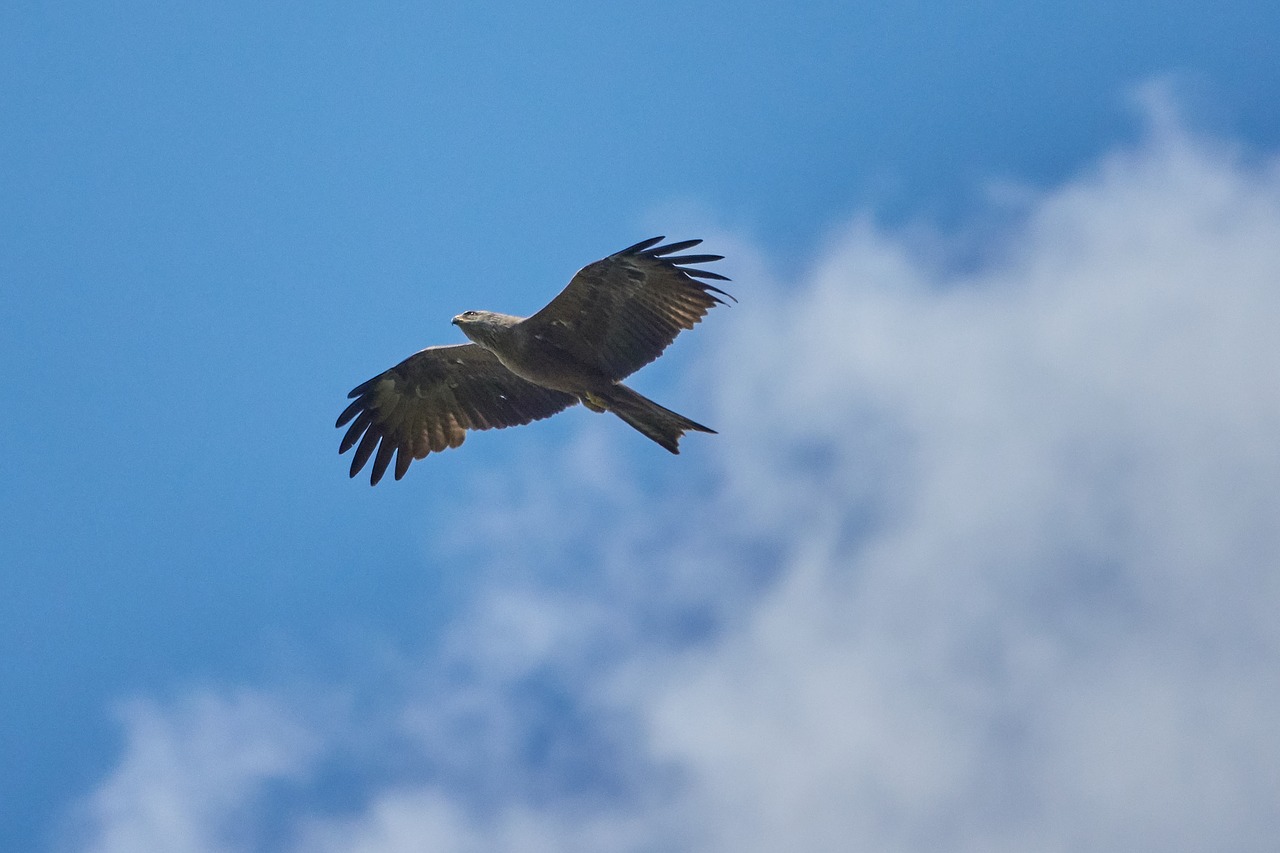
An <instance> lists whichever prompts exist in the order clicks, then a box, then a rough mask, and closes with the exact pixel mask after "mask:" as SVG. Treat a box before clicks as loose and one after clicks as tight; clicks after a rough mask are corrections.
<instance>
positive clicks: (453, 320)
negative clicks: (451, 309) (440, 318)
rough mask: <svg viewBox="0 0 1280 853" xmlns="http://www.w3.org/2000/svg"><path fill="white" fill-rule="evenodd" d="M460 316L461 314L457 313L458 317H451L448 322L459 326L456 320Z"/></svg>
mask: <svg viewBox="0 0 1280 853" xmlns="http://www.w3.org/2000/svg"><path fill="white" fill-rule="evenodd" d="M461 316H462V315H461V314H459V315H458V317H454V318H453V319H452V320H450V321H449V322H451V323H453V325H455V326H461V325H462V324H461V323H459V322H458V318H459V317H461Z"/></svg>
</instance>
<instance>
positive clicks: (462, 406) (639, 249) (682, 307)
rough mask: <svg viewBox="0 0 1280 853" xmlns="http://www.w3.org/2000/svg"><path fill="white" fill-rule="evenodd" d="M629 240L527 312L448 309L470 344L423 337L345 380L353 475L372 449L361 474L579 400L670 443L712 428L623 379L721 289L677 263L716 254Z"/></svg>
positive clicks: (399, 471)
mask: <svg viewBox="0 0 1280 853" xmlns="http://www.w3.org/2000/svg"><path fill="white" fill-rule="evenodd" d="M662 239H663V238H662V237H657V238H654V239H652V240H646V241H644V242H643V243H637V244H636V245H635V246H631V247H630V248H627V249H623V250H622V251H621V252H617V253H615V254H613V255H610V256H609V257H607V258H604V259H603V260H599V261H596V262H595V263H593V264H589V265H587V266H586V267H584V268H583V269H581V270H579V271H578V273H577V275H575V276H574V277H573V280H572V281H570V282H569V285H568V286H567V287H566V288H565V289H564V290H563V291H562V292H561V293H560V295H559V296H557V297H556V298H555V299H553V300H552V301H551V302H550V303H549V304H548V305H547V306H546V307H545V308H543V309H542V310H541V311H539V312H538V313H536V314H534V315H533V316H531V317H515V316H512V315H510V314H498V313H495V312H492V311H467V312H464V313H462V314H459V315H458V316H456V317H454V318H453V323H454V325H456V326H458V327H459V328H461V329H462V332H463V333H464V334H465V335H466V336H467V337H468V338H470V339H471V341H472V343H470V344H461V345H455V346H442V347H428V348H427V349H425V350H422V351H421V352H418V353H415V354H414V355H412V356H410V357H409V358H407V359H405V360H404V361H402V362H401V363H400V364H398V365H396V366H395V367H393V368H391V369H390V370H388V371H386V372H384V373H382V374H380V375H378V376H375V377H374V378H373V379H370V380H369V381H368V382H365V383H363V384H361V385H359V386H357V387H356V388H355V389H353V390H352V392H351V394H350V395H349V396H351V397H354V398H356V399H355V401H354V402H353V403H352V404H351V405H350V406H348V407H347V409H346V410H345V411H344V412H343V413H342V415H341V416H339V418H338V423H337V425H338V426H339V427H342V426H344V425H345V424H346V423H347V422H349V421H353V422H352V424H351V426H350V428H349V429H348V430H347V433H346V435H345V436H344V437H343V440H342V444H341V446H340V447H339V452H342V453H345V452H346V451H347V450H348V449H350V448H351V447H352V446H356V442H357V441H358V442H359V444H358V446H356V453H355V457H354V458H353V459H352V464H351V476H353V477H354V476H355V475H356V474H357V473H358V472H359V471H360V469H361V468H363V467H364V465H365V463H366V462H367V461H368V460H369V458H370V456H373V454H374V451H375V450H376V451H377V455H376V456H374V465H373V473H372V476H371V478H370V482H371V483H373V484H376V483H377V482H378V480H380V479H381V478H382V475H383V473H384V472H385V471H386V469H387V466H388V465H389V464H390V462H391V458H392V455H393V454H394V455H395V461H396V467H395V477H396V479H397V480H398V479H400V478H401V477H402V476H404V472H405V471H406V470H407V469H408V467H409V463H410V461H412V460H413V459H415V458H417V459H421V458H422V457H424V456H426V455H427V454H428V453H430V452H432V451H440V450H444V449H446V448H448V447H457V446H458V445H460V444H462V442H463V440H464V439H465V437H466V431H467V430H468V429H490V428H501V427H506V426H514V425H517V424H525V423H529V422H530V421H532V420H537V419H540V418H545V417H550V416H551V415H553V414H555V413H556V412H559V411H561V410H563V409H565V408H568V407H569V406H571V405H573V404H575V403H578V402H581V403H583V405H585V406H586V407H587V408H589V409H591V410H593V411H597V412H604V411H611V412H613V413H614V414H616V415H617V416H618V417H620V418H621V419H622V420H624V421H625V422H626V423H628V424H630V425H631V426H633V427H635V428H636V429H637V430H639V431H640V432H641V433H643V434H644V435H646V436H647V437H649V438H651V439H652V440H653V441H655V442H657V443H658V444H660V445H662V446H663V447H664V448H666V449H667V450H669V451H671V452H672V453H679V452H680V451H679V441H680V438H681V436H683V435H684V433H685V432H687V431H690V430H693V431H697V432H708V433H711V432H714V430H711V429H708V428H707V427H705V426H702V425H701V424H698V423H695V422H694V421H691V420H689V419H688V418H686V417H684V416H682V415H678V414H676V413H675V412H672V411H670V410H669V409H665V408H663V407H662V406H659V405H658V404H657V403H654V402H653V401H652V400H649V399H647V398H645V397H643V396H641V395H640V394H637V393H636V392H635V391H633V390H631V389H630V388H628V387H627V386H625V385H623V384H622V382H621V380H622V379H623V378H625V377H626V376H628V375H630V374H631V373H633V372H635V371H636V370H638V369H639V368H640V367H643V366H644V365H645V364H648V363H649V362H651V361H653V360H654V359H656V358H657V357H658V356H659V355H660V354H661V353H662V351H663V350H664V349H666V347H667V345H668V344H670V343H671V341H673V340H674V339H675V337H676V335H678V334H679V333H680V331H681V330H682V329H690V328H693V326H694V324H695V323H697V322H698V321H699V320H701V319H702V317H703V316H704V315H705V314H706V313H707V311H708V310H710V309H711V308H712V307H713V306H714V305H716V304H722V300H720V299H719V298H717V297H716V296H715V295H714V294H720V295H722V296H724V295H727V294H725V293H724V291H722V290H720V289H719V288H716V287H714V286H712V285H710V284H707V283H706V282H705V281H701V280H700V279H718V280H722V281H724V280H727V279H725V277H724V276H722V275H719V274H718V273H713V272H708V271H706V270H699V269H692V268H689V267H688V266H687V265H689V264H699V263H707V262H709V261H716V260H720V256H719V255H683V256H675V257H667V256H669V255H672V253H674V252H678V251H682V250H684V249H688V248H691V247H692V246H695V245H697V244H698V243H700V242H701V241H700V240H688V241H684V242H681V243H672V244H669V245H667V246H658V247H657V248H653V247H654V246H655V244H657V243H660V242H661V241H662Z"/></svg>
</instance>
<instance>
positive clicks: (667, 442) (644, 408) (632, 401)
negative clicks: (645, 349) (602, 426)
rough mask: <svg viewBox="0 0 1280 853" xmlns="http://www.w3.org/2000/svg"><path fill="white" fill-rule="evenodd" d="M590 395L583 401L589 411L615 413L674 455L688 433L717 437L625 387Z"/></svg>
mask: <svg viewBox="0 0 1280 853" xmlns="http://www.w3.org/2000/svg"><path fill="white" fill-rule="evenodd" d="M589 396H590V397H591V398H592V399H588V400H584V401H583V402H584V403H586V405H587V406H588V407H589V408H593V409H596V408H597V407H599V408H600V409H606V410H608V411H610V412H613V413H614V414H615V415H617V416H618V417H620V418H622V419H623V420H624V421H626V422H627V423H628V424H630V425H631V426H633V427H635V428H636V429H637V430H639V431H640V432H642V433H644V434H645V435H646V436H648V437H649V438H651V439H653V440H654V441H656V442H657V443H658V444H660V445H662V446H663V447H665V448H666V449H667V450H670V451H671V452H672V453H679V452H680V437H681V436H683V435H684V434H685V432H687V431H688V430H693V431H695V432H709V433H712V434H713V435H714V434H715V430H713V429H710V428H708V427H704V426H703V425H702V424H700V423H695V422H693V421H691V420H689V419H688V418H686V417H685V416H684V415H678V414H676V413H675V412H673V411H671V410H670V409H664V408H663V407H662V406H659V405H658V404H657V403H655V402H653V401H652V400H650V399H648V398H647V397H642V396H641V395H639V394H637V393H636V392H635V391H632V390H631V389H630V388H628V387H627V386H626V385H621V384H619V385H613V386H611V387H610V388H609V390H608V391H606V392H603V393H596V394H591V395H589ZM593 403H594V404H596V405H592V404H593Z"/></svg>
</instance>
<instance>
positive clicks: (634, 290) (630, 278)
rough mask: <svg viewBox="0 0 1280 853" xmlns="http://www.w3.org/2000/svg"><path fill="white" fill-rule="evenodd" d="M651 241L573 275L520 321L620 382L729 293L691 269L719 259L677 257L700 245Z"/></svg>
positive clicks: (715, 275)
mask: <svg viewBox="0 0 1280 853" xmlns="http://www.w3.org/2000/svg"><path fill="white" fill-rule="evenodd" d="M664 239H665V238H664V237H654V238H652V239H650V240H645V241H644V242H642V243H637V244H635V245H634V246H631V247H629V248H626V249H623V250H622V251H621V252H617V253H615V254H612V255H610V256H609V257H607V258H605V259H603V260H599V261H596V262H595V263H593V264H588V265H587V266H585V267H583V268H582V269H580V270H578V273H577V275H575V276H574V277H573V280H572V281H570V282H569V285H568V287H566V288H565V289H564V290H563V291H561V292H560V295H558V296H557V297H556V298H555V299H553V300H551V302H550V303H548V304H547V306H546V307H545V308H543V309H542V310H541V311H539V312H538V313H536V314H534V315H533V316H532V317H530V318H528V319H527V320H525V321H523V322H522V324H521V325H523V326H524V327H525V328H526V329H527V330H528V331H529V332H530V333H531V334H532V335H533V336H534V337H536V338H538V339H539V340H542V341H545V342H547V343H550V344H552V345H554V346H555V347H557V348H558V349H561V350H564V351H566V352H567V353H569V354H571V355H572V356H573V357H574V359H575V360H577V361H578V362H579V363H581V364H585V365H591V366H593V367H595V368H597V369H599V370H600V371H602V372H603V373H605V374H606V375H607V376H608V377H609V378H610V379H613V380H615V381H616V380H620V379H622V378H624V377H626V376H629V375H631V374H632V373H634V372H635V371H637V370H639V369H640V368H641V367H644V366H645V365H646V364H648V363H649V362H651V361H653V360H654V359H655V358H657V357H658V356H659V355H661V354H662V351H663V350H664V349H666V348H667V346H668V345H669V344H670V343H671V342H672V341H674V340H675V339H676V335H678V334H680V331H681V330H682V329H692V328H693V326H694V324H695V323H697V322H698V321H699V320H701V319H702V318H703V317H704V316H705V315H706V313H707V312H708V311H709V310H711V308H713V307H714V306H715V305H717V304H720V305H723V304H725V303H724V300H722V299H720V298H719V297H718V296H717V295H716V294H719V296H724V297H727V298H729V299H733V297H732V296H729V294H727V293H725V292H724V291H723V290H720V289H719V288H718V287H715V286H713V285H711V284H708V283H707V282H705V281H702V279H713V280H716V281H728V280H729V279H728V278H726V277H725V276H722V275H720V274H719V273H714V272H709V271H707V270H701V269H694V268H692V267H691V265H692V264H705V263H709V262H711V261H718V260H720V259H721V258H722V257H723V256H721V255H674V254H673V253H675V252H680V251H684V250H685V249H690V248H693V247H694V246H696V245H698V244H699V243H701V242H702V241H701V240H684V241H682V242H679V243H669V244H667V245H665V246H659V245H657V244H658V243H661V242H662V241H663V240H664Z"/></svg>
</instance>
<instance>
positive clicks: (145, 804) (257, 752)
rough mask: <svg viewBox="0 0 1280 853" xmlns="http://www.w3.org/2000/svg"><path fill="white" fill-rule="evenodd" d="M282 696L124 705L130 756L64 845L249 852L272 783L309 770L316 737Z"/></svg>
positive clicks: (179, 852) (109, 851)
mask: <svg viewBox="0 0 1280 853" xmlns="http://www.w3.org/2000/svg"><path fill="white" fill-rule="evenodd" d="M281 704H282V703H281V701H280V700H278V699H275V698H271V697H266V696H263V695H259V694H255V693H252V692H249V691H246V690H235V691H228V693H227V694H226V695H214V694H212V693H208V692H201V693H196V694H193V695H191V696H188V697H187V698H186V699H184V700H182V701H180V702H178V703H177V704H176V705H172V706H168V707H161V706H160V705H158V704H157V703H154V702H148V701H135V702H131V703H128V704H126V705H124V706H122V707H121V708H120V712H119V716H120V718H121V721H122V723H123V724H124V729H125V733H126V738H125V747H124V757H123V759H122V761H121V762H120V765H119V766H118V767H117V768H116V769H115V770H114V771H113V772H112V774H111V775H110V776H109V777H108V778H107V779H106V780H105V781H104V782H103V783H102V785H101V786H100V787H99V788H98V789H97V790H96V791H95V792H94V793H93V794H92V795H91V796H90V797H89V798H88V799H87V800H86V801H85V802H84V803H82V804H81V806H80V807H79V808H78V809H77V812H76V814H75V815H74V818H73V821H72V825H71V826H70V828H69V830H68V837H67V838H66V839H65V846H67V847H69V848H74V849H79V850H85V851H93V853H136V851H141V850H164V851H167V853H208V851H231V850H244V849H251V847H250V845H251V844H252V843H253V842H254V840H255V838H254V835H255V833H254V832H253V831H252V830H251V829H248V828H247V825H249V824H252V822H253V821H254V820H256V819H258V818H259V817H260V815H259V814H255V811H254V809H255V806H257V805H258V803H259V800H260V799H261V797H262V794H263V789H264V786H266V785H267V784H269V783H271V782H272V781H280V780H287V779H290V778H294V777H296V776H297V775H298V774H299V773H300V772H301V771H302V770H304V769H306V768H307V767H309V766H310V764H311V761H312V758H313V756H314V754H315V752H316V748H317V746H318V745H319V744H318V741H319V737H318V732H317V731H316V730H315V729H314V728H313V726H312V725H309V724H308V723H307V722H305V721H304V717H303V716H302V715H300V714H297V713H296V712H293V711H290V710H289V709H287V708H284V707H281Z"/></svg>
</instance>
